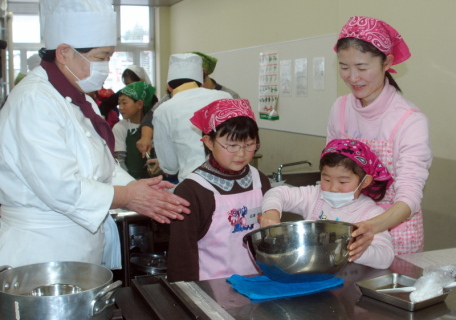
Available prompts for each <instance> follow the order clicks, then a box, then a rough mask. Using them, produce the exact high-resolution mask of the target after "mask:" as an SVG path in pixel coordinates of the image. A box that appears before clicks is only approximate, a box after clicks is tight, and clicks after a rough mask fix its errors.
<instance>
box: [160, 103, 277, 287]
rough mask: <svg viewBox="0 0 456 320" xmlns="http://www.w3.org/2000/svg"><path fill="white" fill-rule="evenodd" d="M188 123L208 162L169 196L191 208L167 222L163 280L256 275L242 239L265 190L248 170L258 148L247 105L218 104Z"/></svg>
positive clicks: (259, 176) (265, 183) (254, 223)
mask: <svg viewBox="0 0 456 320" xmlns="http://www.w3.org/2000/svg"><path fill="white" fill-rule="evenodd" d="M190 121H191V122H192V123H193V124H194V125H195V126H196V127H197V128H199V129H200V130H201V131H202V132H203V139H202V141H203V143H204V146H205V152H206V154H207V155H209V159H208V160H207V161H206V162H204V163H203V164H202V165H201V166H200V167H198V168H197V169H195V170H194V171H193V172H192V173H190V174H189V175H188V176H187V177H186V178H185V179H184V180H183V181H182V182H181V183H180V184H179V185H178V186H177V187H176V189H175V191H174V194H176V195H179V196H180V197H183V198H184V199H186V200H188V201H189V202H190V203H191V206H190V207H189V209H190V210H191V212H192V214H191V215H188V216H186V217H185V219H184V220H182V221H177V220H176V221H172V222H171V225H170V240H169V249H168V250H169V251H168V259H167V272H168V280H169V281H172V282H174V281H197V280H208V279H215V278H224V277H229V276H231V275H233V274H234V273H236V274H240V275H249V274H257V273H258V270H257V269H256V264H255V262H254V261H253V260H252V259H251V258H250V256H249V253H248V251H247V248H246V247H245V246H244V244H243V242H242V238H243V237H244V235H245V234H246V233H247V232H249V231H251V230H254V229H257V228H259V223H258V217H257V214H258V213H260V209H261V208H260V207H261V199H262V198H263V194H264V193H265V192H266V191H267V190H269V189H270V187H271V185H270V183H269V179H268V178H267V177H266V176H265V175H264V174H263V173H261V172H259V171H258V170H257V169H256V168H254V167H253V166H250V165H249V162H250V161H251V160H252V159H253V156H254V154H255V151H256V150H258V148H259V146H260V138H259V135H258V126H257V124H256V121H255V116H254V113H253V111H252V109H251V107H250V104H249V102H248V100H245V99H221V100H216V101H214V102H212V103H210V104H209V105H207V106H206V107H204V108H202V109H200V110H199V111H197V112H195V114H194V116H193V117H192V118H191V119H190Z"/></svg>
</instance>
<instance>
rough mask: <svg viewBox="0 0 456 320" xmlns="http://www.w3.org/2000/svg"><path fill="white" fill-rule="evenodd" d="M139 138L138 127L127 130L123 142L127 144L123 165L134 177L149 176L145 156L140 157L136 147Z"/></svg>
mask: <svg viewBox="0 0 456 320" xmlns="http://www.w3.org/2000/svg"><path fill="white" fill-rule="evenodd" d="M139 139H141V131H140V130H139V129H132V130H128V131H127V138H126V139H125V143H126V145H127V158H126V159H125V165H126V166H127V168H128V173H129V174H130V175H131V176H132V177H133V178H135V179H142V178H149V176H148V175H147V170H146V168H145V167H144V166H145V165H146V161H147V160H146V158H143V157H142V154H141V153H140V152H139V150H138V148H137V147H136V142H137V141H138V140H139Z"/></svg>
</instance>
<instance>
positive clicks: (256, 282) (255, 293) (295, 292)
mask: <svg viewBox="0 0 456 320" xmlns="http://www.w3.org/2000/svg"><path fill="white" fill-rule="evenodd" d="M226 281H227V282H228V283H230V284H231V285H232V287H233V289H234V290H236V291H237V292H239V293H240V294H243V295H244V296H246V297H248V298H250V299H253V300H258V299H260V300H265V299H276V298H286V297H295V296H300V295H305V294H311V293H316V292H320V291H325V290H329V289H333V288H336V287H338V286H340V285H342V284H343V283H344V279H342V278H337V277H334V278H331V279H328V280H324V281H311V282H299V283H282V282H276V281H273V280H271V279H269V278H268V277H266V276H256V277H243V276H240V275H237V274H234V275H232V276H231V277H229V278H228V279H226Z"/></svg>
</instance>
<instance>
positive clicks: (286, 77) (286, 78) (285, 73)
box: [280, 60, 292, 97]
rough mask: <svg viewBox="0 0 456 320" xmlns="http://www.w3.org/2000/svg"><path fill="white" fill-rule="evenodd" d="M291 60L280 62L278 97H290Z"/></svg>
mask: <svg viewBox="0 0 456 320" xmlns="http://www.w3.org/2000/svg"><path fill="white" fill-rule="evenodd" d="M291 86H292V81H291V60H282V61H280V96H281V97H291Z"/></svg>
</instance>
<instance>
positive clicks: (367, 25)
mask: <svg viewBox="0 0 456 320" xmlns="http://www.w3.org/2000/svg"><path fill="white" fill-rule="evenodd" d="M342 38H358V39H361V40H364V41H366V42H369V43H371V44H372V45H374V46H375V47H376V48H377V49H378V50H380V51H381V52H383V53H384V54H386V55H389V54H392V55H393V56H394V61H393V65H396V64H399V63H401V62H404V61H405V60H407V59H408V58H410V56H411V54H410V51H409V48H408V46H407V44H406V43H405V41H404V39H402V36H401V35H400V34H399V32H397V31H396V30H395V29H394V28H393V27H391V26H390V25H389V24H387V23H386V22H384V21H381V20H378V19H375V18H369V17H359V16H358V17H351V18H350V19H349V20H348V22H347V23H346V24H345V26H343V28H342V30H341V31H340V34H339V39H342ZM334 51H336V52H337V44H336V45H335V46H334ZM388 71H389V72H392V73H396V71H394V70H393V69H390V70H388Z"/></svg>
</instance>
